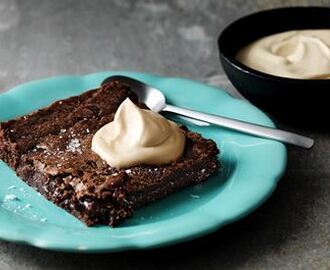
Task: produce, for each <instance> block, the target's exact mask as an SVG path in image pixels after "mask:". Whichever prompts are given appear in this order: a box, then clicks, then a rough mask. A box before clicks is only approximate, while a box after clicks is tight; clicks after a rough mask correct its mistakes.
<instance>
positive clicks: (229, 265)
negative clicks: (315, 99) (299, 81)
mask: <svg viewBox="0 0 330 270" xmlns="http://www.w3.org/2000/svg"><path fill="white" fill-rule="evenodd" d="M327 3H328V4H329V2H327V1H295V0H291V1H261V0H260V1H259V0H258V1H252V0H251V1H241V0H234V1H233V0H232V1H229V0H228V1H216V0H209V1H199V0H177V1H130V0H113V1H106V0H104V1H100V0H97V1H88V0H80V1H74V0H63V1H51V0H44V1H43V0H29V1H24V0H20V1H18V0H0V63H1V65H0V91H6V90H7V89H10V88H11V87H13V86H15V85H17V84H20V83H23V82H26V81H29V80H34V79H38V78H44V77H49V76H55V75H61V74H85V73H91V72H97V71H103V70H135V71H141V72H152V73H158V74H162V75H167V76H181V77H188V78H193V79H195V80H200V81H204V82H207V83H209V84H214V85H217V86H220V87H222V88H224V89H226V90H228V91H230V92H232V93H234V94H235V90H234V89H233V87H232V86H231V85H230V83H229V82H228V80H227V79H226V77H225V76H224V75H223V72H222V69H221V67H220V63H219V61H218V53H217V44H216V39H217V36H218V34H219V33H220V31H221V30H222V29H223V28H224V27H225V26H226V25H227V24H228V23H229V22H231V21H233V20H234V19H236V18H238V17H240V16H243V15H245V14H248V13H250V12H253V11H257V10H261V9H265V8H271V7H279V6H283V5H298V4H299V5H308V4H314V5H326V4H327ZM304 133H305V134H306V135H312V136H313V137H314V138H315V139H316V145H315V147H314V149H313V150H311V151H302V150H298V149H289V163H288V169H287V172H286V174H285V176H284V177H283V179H282V180H281V182H280V184H279V186H278V188H277V190H276V191H275V193H274V194H273V195H272V196H271V198H270V199H269V200H268V201H267V202H266V203H265V204H264V205H263V206H262V207H261V208H260V209H259V210H257V211H256V212H255V213H253V214H252V215H250V216H249V217H247V218H245V219H243V220H241V221H239V222H237V223H235V224H232V225H230V226H227V227H226V228H223V229H221V230H219V231H218V232H216V233H213V234H211V235H208V236H206V237H203V238H201V239H198V240H195V241H192V242H189V243H185V244H180V245H177V246H173V247H168V248H164V249H157V250H149V251H133V252H125V253H116V254H104V255H79V254H65V253H58V252H50V251H45V250H39V249H36V248H33V247H29V246H24V245H17V244H13V243H7V242H0V269H1V270H9V269H10V270H12V269H24V270H37V269H49V270H51V269H103V268H104V269H116V268H120V269H122V270H124V269H155V268H157V269H176V268H180V269H318V270H321V269H324V270H325V269H330V220H329V216H330V207H329V205H330V204H329V202H330V195H329V194H330V181H329V180H330V167H329V165H328V164H330V134H329V132H328V131H324V132H318V131H304ZM0 177H1V176H0ZM0 180H1V179H0Z"/></svg>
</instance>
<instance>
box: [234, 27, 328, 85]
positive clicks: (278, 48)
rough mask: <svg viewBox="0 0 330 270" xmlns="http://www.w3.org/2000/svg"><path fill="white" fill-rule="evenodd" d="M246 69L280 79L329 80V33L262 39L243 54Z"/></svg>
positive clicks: (285, 34)
mask: <svg viewBox="0 0 330 270" xmlns="http://www.w3.org/2000/svg"><path fill="white" fill-rule="evenodd" d="M236 59H237V60H238V61H240V62H241V63H243V64H244V65H246V66H248V67H251V68H253V69H256V70H258V71H262V72H265V73H269V74H272V75H276V76H281V77H289V78H296V79H329V78H330V29H322V30H297V31H287V32H283V33H279V34H275V35H271V36H267V37H264V38H261V39H259V40H257V41H255V42H253V43H251V44H250V45H248V46H247V47H245V48H243V49H242V50H240V51H239V52H238V54H237V56H236Z"/></svg>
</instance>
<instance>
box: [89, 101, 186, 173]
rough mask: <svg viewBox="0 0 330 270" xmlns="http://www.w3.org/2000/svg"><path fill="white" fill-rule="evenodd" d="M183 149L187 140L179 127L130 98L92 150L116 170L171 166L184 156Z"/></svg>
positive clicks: (95, 139) (98, 135)
mask: <svg viewBox="0 0 330 270" xmlns="http://www.w3.org/2000/svg"><path fill="white" fill-rule="evenodd" d="M184 147H185V136H184V134H183V132H182V130H181V129H180V127H179V126H178V125H177V124H175V123H174V122H172V121H169V120H167V119H166V118H164V117H163V116H161V115H160V114H158V113H155V112H153V111H150V110H144V109H141V108H139V107H138V106H136V105H135V104H134V103H133V102H132V101H131V100H130V99H128V98H127V99H126V100H125V101H124V102H123V103H122V104H121V105H120V106H119V108H118V110H117V112H116V114H115V117H114V120H113V121H112V122H110V123H108V124H106V125H105V126H103V127H102V128H100V129H99V130H98V131H97V132H96V133H95V135H94V137H93V140H92V150H93V151H94V152H95V153H96V154H98V155H99V156H100V157H101V158H102V159H103V160H105V161H106V162H107V163H108V164H109V165H110V166H111V167H115V168H127V167H131V166H134V165H139V164H167V163H171V162H172V161H175V160H177V159H179V158H180V157H181V156H182V154H183V151H184Z"/></svg>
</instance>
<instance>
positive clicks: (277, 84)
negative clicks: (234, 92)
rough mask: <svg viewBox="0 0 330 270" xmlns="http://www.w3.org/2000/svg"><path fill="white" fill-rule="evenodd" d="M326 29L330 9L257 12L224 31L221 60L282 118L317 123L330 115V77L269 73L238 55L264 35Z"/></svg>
mask: <svg viewBox="0 0 330 270" xmlns="http://www.w3.org/2000/svg"><path fill="white" fill-rule="evenodd" d="M326 28H328V29H330V8H324V7H291V8H279V9H273V10H266V11H262V12H258V13H254V14H251V15H248V16H246V17H243V18H241V19H239V20H237V21H235V22H233V23H232V24H230V25H229V26H227V28H225V30H224V31H223V32H222V33H221V35H220V37H219V39H218V45H219V52H220V60H221V63H222V66H223V68H224V71H225V73H226V74H227V76H228V78H229V80H230V81H231V82H232V84H233V85H234V86H235V87H236V88H237V89H238V91H240V92H241V93H242V95H243V96H245V97H246V98H247V99H248V100H250V101H251V102H252V103H255V104H256V105H257V106H259V107H261V108H263V109H265V110H266V111H267V112H270V114H272V115H275V116H276V117H277V118H278V119H280V120H287V121H290V122H291V123H292V122H294V123H297V124H298V123H299V124H300V123H304V124H306V125H313V124H315V122H316V120H313V119H315V117H321V118H322V119H323V118H325V117H327V115H328V114H329V111H330V110H329V109H328V107H329V106H330V103H329V105H327V103H328V100H329V97H330V80H328V79H324V80H309V79H290V78H284V77H279V76H274V75H270V74H266V73H263V72H259V71H257V70H254V69H252V68H249V67H247V66H245V65H243V64H242V63H240V62H238V61H237V60H235V56H236V54H237V52H238V51H239V50H240V49H241V48H243V47H244V46H246V45H247V44H249V43H250V42H252V41H255V40H257V39H259V38H261V37H264V36H268V35H272V34H275V33H279V32H284V31H289V30H297V29H326ZM292 120H293V121H292ZM323 124H324V123H323Z"/></svg>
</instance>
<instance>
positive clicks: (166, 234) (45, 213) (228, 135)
mask: <svg viewBox="0 0 330 270" xmlns="http://www.w3.org/2000/svg"><path fill="white" fill-rule="evenodd" d="M118 74H121V75H127V76H131V77H134V78H136V79H139V80H142V81H144V82H146V83H148V84H151V85H153V86H155V87H157V88H159V89H161V90H162V91H163V92H164V94H165V95H166V97H167V99H168V102H169V103H170V104H174V105H177V106H182V107H187V108H193V109H196V110H201V111H204V112H209V113H214V114H219V115H223V116H229V117H233V118H237V119H242V120H247V121H250V122H254V123H259V124H263V125H268V126H274V124H273V123H272V121H271V120H270V119H269V118H268V117H267V116H266V115H265V114H264V113H263V112H261V111H260V110H258V109H257V108H256V107H254V106H253V105H251V104H249V103H247V102H244V101H241V100H238V99H235V98H233V97H231V96H230V95H228V94H227V93H225V92H224V91H222V90H220V89H217V88H214V87H210V86H207V85H204V84H201V83H198V82H194V81H191V80H187V79H180V78H165V77H160V76H156V75H151V74H141V73H132V72H102V73H96V74H90V75H86V76H63V77H55V78H50V79H45V80H40V81H34V82H30V83H26V84H23V85H20V86H17V87H15V88H13V89H11V90H10V91H8V92H6V93H4V94H1V95H0V121H4V120H8V119H11V118H15V117H17V116H19V115H23V114H26V113H28V112H31V111H33V110H35V109H38V108H41V107H44V106H46V105H47V104H49V103H51V102H53V101H55V100H58V99H62V98H66V97H69V96H72V95H79V94H80V93H82V92H84V91H86V90H88V89H91V88H94V87H97V86H98V85H99V84H100V83H101V82H102V80H103V79H104V78H106V77H108V76H110V75H118ZM176 120H177V121H181V122H184V123H185V124H186V125H188V127H189V128H190V129H191V130H194V131H197V132H200V133H202V134H203V136H205V137H207V138H211V139H213V140H214V141H216V143H217V145H218V147H219V148H220V149H221V154H220V155H219V159H220V160H221V161H222V167H223V168H222V170H221V172H220V173H219V174H218V175H215V176H213V177H211V179H209V181H208V182H207V183H205V184H204V185H199V186H194V187H190V188H187V189H185V190H183V191H181V192H178V193H176V194H174V195H172V196H169V197H168V198H166V199H164V200H161V201H158V202H156V203H154V204H152V205H150V206H146V207H144V208H142V209H140V210H138V211H137V212H136V213H135V215H134V217H133V218H132V219H130V220H127V221H126V222H124V223H123V224H122V225H121V226H120V227H118V228H114V229H113V228H109V227H106V226H97V227H90V228H89V227H86V226H85V225H84V224H83V223H81V222H80V221H78V220H77V219H75V218H74V217H72V216H71V215H69V214H67V213H66V212H65V211H64V210H62V209H60V208H58V207H56V206H55V205H53V204H52V203H50V202H48V201H47V200H46V199H44V198H43V197H41V196H40V195H39V194H38V193H37V192H36V191H34V190H33V189H32V188H30V187H28V186H27V185H26V184H25V183H23V182H22V181H21V180H20V179H19V178H17V177H16V176H15V173H14V172H13V171H12V170H11V169H10V168H8V167H7V166H6V165H5V164H4V163H2V162H0V206H1V207H0V238H1V239H4V240H7V241H14V242H19V243H26V244H30V245H33V246H36V247H40V248H45V249H52V250H62V251H70V252H78V251H79V252H113V251H119V250H128V249H143V248H152V247H160V246H166V245H170V244H174V243H178V242H182V241H187V240H190V239H193V238H196V237H200V236H202V235H205V234H207V233H210V232H212V231H215V230H217V229H219V228H221V227H222V226H224V225H225V224H228V223H230V222H233V221H235V220H238V219H239V218H242V217H243V216H245V215H247V214H248V213H250V212H251V211H252V210H254V209H256V207H258V206H259V205H260V204H261V203H263V202H264V201H265V200H266V199H267V198H268V196H269V195H270V194H271V193H272V191H273V190H274V188H275V187H276V184H277V182H278V181H279V179H280V178H281V176H282V174H283V172H284V170H285V166H286V159H287V155H286V148H285V146H284V145H283V144H281V143H278V142H274V141H269V140H265V139H260V138H256V137H252V136H248V135H243V134H239V133H237V132H233V131H229V130H226V129H222V128H218V127H214V126H202V125H199V124H198V123H197V124H196V123H192V122H189V121H187V120H186V119H180V118H177V119H176ZM38 195H39V196H38Z"/></svg>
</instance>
